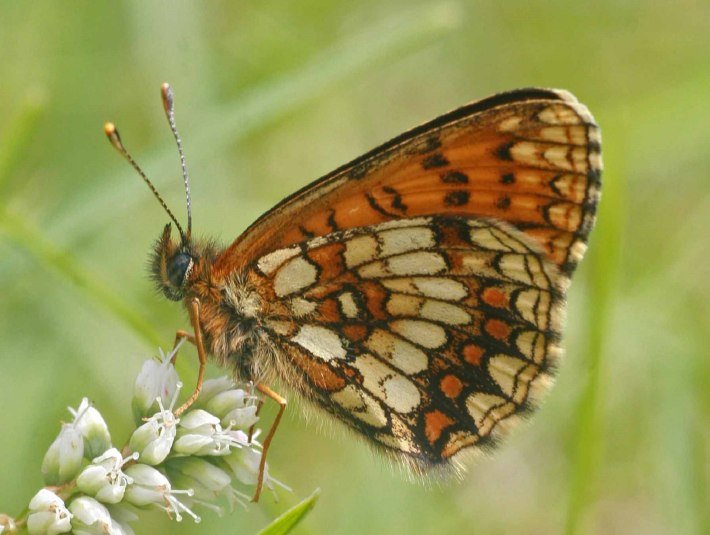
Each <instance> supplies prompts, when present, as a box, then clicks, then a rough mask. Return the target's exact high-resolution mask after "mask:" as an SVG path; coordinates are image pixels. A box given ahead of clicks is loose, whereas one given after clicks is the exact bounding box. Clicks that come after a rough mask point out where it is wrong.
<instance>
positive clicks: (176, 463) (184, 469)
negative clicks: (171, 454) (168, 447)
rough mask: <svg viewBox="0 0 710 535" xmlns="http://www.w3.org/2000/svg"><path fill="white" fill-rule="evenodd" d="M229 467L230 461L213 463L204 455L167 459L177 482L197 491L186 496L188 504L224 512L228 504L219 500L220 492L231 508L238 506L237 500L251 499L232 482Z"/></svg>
mask: <svg viewBox="0 0 710 535" xmlns="http://www.w3.org/2000/svg"><path fill="white" fill-rule="evenodd" d="M222 467H224V468H222ZM227 468H228V467H227V466H226V465H222V464H217V465H215V464H212V463H211V462H210V461H208V460H207V459H205V458H203V457H179V458H174V459H170V460H169V461H168V462H167V463H166V470H167V471H168V475H169V476H170V481H171V482H172V484H173V485H177V486H179V487H182V488H190V489H193V490H194V491H195V494H194V497H192V498H188V499H187V500H186V502H187V503H188V504H190V503H193V504H195V505H200V506H202V507H207V508H209V509H212V510H213V511H215V512H216V513H217V514H220V515H221V514H223V513H224V508H223V507H222V506H221V505H217V503H216V502H217V501H218V498H219V497H220V496H225V497H226V498H227V503H228V504H229V509H230V510H234V506H235V505H236V504H237V503H239V504H241V505H244V506H245V505H246V503H245V502H247V501H249V499H250V496H247V495H246V494H243V493H241V492H239V491H238V490H237V489H235V488H234V487H232V486H231V482H232V476H231V475H230V474H229V473H228V472H227V471H226V470H225V469H227Z"/></svg>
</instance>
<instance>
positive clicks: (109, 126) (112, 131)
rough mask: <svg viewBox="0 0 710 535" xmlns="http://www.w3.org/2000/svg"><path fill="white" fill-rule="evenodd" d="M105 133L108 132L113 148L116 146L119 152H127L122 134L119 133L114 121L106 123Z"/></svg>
mask: <svg viewBox="0 0 710 535" xmlns="http://www.w3.org/2000/svg"><path fill="white" fill-rule="evenodd" d="M104 133H105V134H106V137H107V138H108V140H109V142H110V143H111V145H113V148H115V149H116V150H117V151H118V152H120V153H122V154H125V152H126V149H125V148H124V146H123V143H122V142H121V136H119V135H118V130H117V129H116V125H115V124H113V123H106V124H104Z"/></svg>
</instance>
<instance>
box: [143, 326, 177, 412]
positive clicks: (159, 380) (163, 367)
mask: <svg viewBox="0 0 710 535" xmlns="http://www.w3.org/2000/svg"><path fill="white" fill-rule="evenodd" d="M183 343H184V339H183V340H180V342H179V343H178V344H177V346H175V349H173V350H172V351H171V352H170V353H169V354H167V355H166V354H165V353H163V350H162V349H159V351H160V361H159V362H158V361H156V360H154V359H150V360H147V361H145V363H143V368H142V369H141V371H140V373H139V374H138V377H137V378H136V383H135V386H134V388H133V401H132V402H131V405H132V408H133V417H134V418H135V421H136V423H140V422H141V420H142V419H143V418H144V417H146V416H148V415H149V414H152V413H153V411H154V410H155V400H156V399H157V398H160V399H162V400H163V401H164V402H167V400H169V399H172V398H173V396H174V395H175V391H176V390H177V389H178V383H179V381H180V378H179V377H178V374H177V371H176V370H175V366H173V364H172V362H171V360H172V358H173V357H174V356H175V354H176V353H177V352H178V350H179V349H180V346H182V344H183Z"/></svg>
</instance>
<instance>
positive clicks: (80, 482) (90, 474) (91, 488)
mask: <svg viewBox="0 0 710 535" xmlns="http://www.w3.org/2000/svg"><path fill="white" fill-rule="evenodd" d="M137 458H138V453H133V454H132V455H129V456H128V457H126V458H125V459H124V458H123V456H122V455H121V452H119V451H118V450H117V449H116V448H111V449H110V450H108V451H107V452H106V453H104V454H103V455H101V456H100V457H97V458H96V459H94V460H93V461H92V464H90V465H89V466H87V467H86V468H84V471H83V472H82V473H81V474H79V477H78V478H77V480H76V485H77V488H78V489H79V490H80V491H82V492H84V493H85V494H88V495H90V496H94V497H95V498H96V499H97V500H99V501H100V502H103V503H118V502H120V501H121V500H122V499H123V494H124V492H125V491H126V486H127V485H128V484H130V483H131V481H132V480H131V478H130V477H128V476H127V475H126V474H124V473H123V471H122V470H121V469H122V468H123V466H124V465H125V464H126V463H127V462H129V461H134V460H136V459H137Z"/></svg>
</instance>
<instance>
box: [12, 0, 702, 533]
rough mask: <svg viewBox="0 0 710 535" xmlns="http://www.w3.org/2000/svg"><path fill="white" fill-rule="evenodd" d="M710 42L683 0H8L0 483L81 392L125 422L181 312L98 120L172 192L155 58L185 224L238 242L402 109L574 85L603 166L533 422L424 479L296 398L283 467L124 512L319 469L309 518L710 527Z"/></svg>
mask: <svg viewBox="0 0 710 535" xmlns="http://www.w3.org/2000/svg"><path fill="white" fill-rule="evenodd" d="M709 51H710V6H709V5H708V3H707V2H702V1H692V0H691V1H685V2H674V3H661V2H647V1H645V0H636V1H634V0H632V1H625V2H620V1H602V2H595V3H589V4H586V3H581V2H566V1H555V2H545V3H542V2H523V1H509V2H500V3H498V2H456V1H443V2H440V1H425V2H421V1H411V0H395V1H389V2H380V1H376V0H366V1H362V2H352V1H346V0H338V1H324V0H302V1H300V2H288V1H286V0H278V1H277V0H260V1H258V2H257V1H254V2H246V1H239V2H226V1H222V2H210V3H196V2H184V1H180V2H168V1H161V2H139V1H131V2H111V3H109V2H89V1H80V2H72V3H69V2H58V1H56V2H47V1H42V2H32V3H29V2H26V3H20V2H2V3H0V58H1V61H0V97H1V98H0V258H1V260H0V340H2V345H1V349H0V406H1V407H2V413H1V416H0V422H1V425H2V427H1V428H0V511H4V512H9V513H17V512H19V511H20V510H21V509H22V508H23V506H24V505H26V504H27V502H28V500H29V498H30V497H31V496H32V495H33V494H34V493H35V492H36V490H37V488H38V487H39V486H40V485H41V476H40V471H39V468H40V464H41V460H42V457H43V455H44V452H45V451H46V449H47V447H48V445H49V444H50V443H51V441H52V440H53V438H54V436H55V435H56V433H57V432H58V430H59V420H60V419H67V418H68V417H69V415H68V413H67V411H66V409H65V407H66V406H67V405H72V406H76V405H77V404H78V403H79V401H80V399H81V397H82V396H85V395H86V396H88V397H89V398H91V399H92V400H94V401H95V403H96V405H97V407H98V408H99V409H100V410H101V411H102V412H103V414H104V415H105V416H106V418H107V419H108V421H109V424H110V426H111V428H112V431H113V435H114V440H115V441H116V442H117V443H122V442H123V441H124V440H125V439H126V438H127V434H128V432H129V429H130V425H131V417H130V410H129V403H130V402H129V400H130V396H131V391H132V383H133V380H134V377H135V375H136V373H137V372H138V370H139V368H140V365H141V362H142V361H143V359H145V358H146V357H148V356H149V355H151V354H153V353H154V352H155V350H156V346H157V344H158V343H160V344H162V345H164V346H165V345H169V344H170V343H171V341H172V337H173V334H174V332H175V329H176V328H180V327H185V326H186V325H187V323H186V319H185V315H184V313H183V312H182V310H181V309H180V307H178V306H176V305H175V304H173V303H170V302H167V301H165V300H164V299H162V298H160V297H157V296H156V295H155V294H154V293H153V289H152V285H151V283H150V282H149V281H148V279H147V277H146V269H145V264H146V256H147V253H148V250H149V248H150V246H151V244H152V242H153V240H154V239H155V238H156V237H157V235H158V233H159V232H160V230H161V229H162V225H164V224H165V223H166V220H167V218H166V216H165V214H164V213H163V212H162V211H161V210H160V208H159V206H158V205H157V204H156V202H155V200H154V199H153V197H152V196H151V195H150V193H149V192H148V190H147V189H146V187H145V186H144V185H143V184H142V183H141V182H140V180H139V179H138V177H137V176H135V175H134V173H133V172H132V170H131V169H130V168H129V167H128V166H127V165H126V163H125V162H123V161H122V160H121V159H120V158H119V157H118V156H117V155H116V154H115V152H114V151H113V149H112V148H111V147H110V146H109V145H108V143H107V142H106V139H105V138H104V135H103V132H102V124H103V122H104V121H106V120H113V121H115V122H116V123H117V125H118V126H119V128H120V129H121V132H122V135H123V140H124V142H125V143H126V145H127V146H128V147H129V149H130V150H131V151H132V152H133V153H134V156H135V157H136V159H137V160H138V161H139V162H141V164H142V165H143V166H144V168H145V169H146V171H147V173H148V174H149V176H151V177H152V178H153V180H154V181H155V183H156V184H157V186H158V188H159V189H160V190H161V191H162V192H163V194H164V196H165V197H166V199H167V201H168V204H169V205H171V206H172V207H173V208H174V210H175V211H176V213H177V214H178V217H180V218H181V219H182V218H183V209H182V206H183V192H182V189H181V187H182V186H181V180H180V177H179V166H178V159H177V154H176V152H175V149H174V146H173V141H172V138H171V135H170V132H169V130H168V128H167V126H166V124H165V118H164V115H163V111H162V108H161V105H160V100H159V91H158V89H159V85H160V83H161V82H164V81H170V82H171V83H172V84H173V86H174V88H175V92H176V101H177V122H178V126H179V127H180V129H181V133H182V137H183V140H184V143H185V147H186V150H187V157H188V165H189V168H190V171H191V175H192V191H193V202H194V212H193V214H194V219H195V228H196V232H197V233H198V234H201V233H204V234H205V235H207V236H216V237H218V238H219V239H221V240H222V241H223V242H224V243H228V242H230V241H231V240H232V239H233V238H234V237H236V236H237V235H238V234H239V233H240V232H241V231H242V230H243V229H244V228H245V227H246V226H247V225H248V224H249V223H250V222H251V221H253V220H254V219H255V218H256V217H257V216H258V215H259V214H260V213H262V212H263V211H265V210H267V209H268V208H269V207H270V206H272V205H273V204H274V203H275V202H277V201H278V200H280V199H281V198H282V197H283V196H285V195H287V194H289V193H290V192H292V191H294V190H295V189H297V188H299V187H301V186H302V185H304V184H305V183H307V182H309V181H311V180H312V179H314V178H315V177H318V176H320V175H322V174H324V173H326V172H327V171H329V170H330V169H332V168H334V167H336V166H337V165H339V164H341V163H343V162H345V161H347V160H349V159H351V158H354V157H355V156H357V155H358V154H360V153H362V152H363V151H365V150H367V149H370V148H371V147H373V146H375V145H376V144H379V143H380V142H383V141H385V140H386V139H388V138H389V137H391V136H394V135H395V134H397V133H399V132H400V131H402V130H404V129H406V128H409V127H412V126H414V125H416V124H417V123H419V122H422V121H425V120H427V119H430V118H433V117H434V116H436V115H438V114H440V113H442V112H444V111H447V110H449V109H451V108H454V107H456V106H458V105H461V104H463V103H465V102H467V101H469V100H473V99H477V98H481V97H484V96H486V95H488V94H490V93H494V92H497V91H501V90H506V89H511V88H515V87H523V86H530V85H537V86H549V87H564V88H567V89H569V90H571V91H572V92H573V93H575V94H576V95H577V96H578V97H579V98H580V100H582V101H583V102H584V103H586V104H587V105H588V106H589V108H590V109H591V110H592V112H593V113H594V114H595V116H596V118H597V120H598V121H599V123H600V125H601V126H602V132H603V140H604V141H603V147H604V159H605V167H606V172H605V175H604V177H603V180H604V186H603V198H602V203H601V212H600V214H599V221H598V226H597V229H596V230H595V232H594V233H593V234H592V237H591V244H590V251H589V254H588V257H587V258H586V259H585V261H584V262H583V263H582V265H581V269H580V270H579V272H578V274H577V276H576V278H575V281H574V284H573V285H572V288H571V293H570V311H569V315H568V329H567V335H566V340H565V346H566V349H567V358H566V361H565V362H564V365H563V366H562V368H561V370H560V373H559V377H558V381H557V385H556V387H555V388H554V389H553V391H552V393H551V395H550V396H549V398H548V400H547V402H546V403H545V404H544V405H543V407H542V409H541V410H540V411H539V413H538V414H537V415H536V417H535V418H534V419H532V420H531V423H530V424H529V425H527V426H525V428H524V429H522V430H520V431H518V432H517V433H515V434H514V436H513V437H512V438H511V439H510V440H508V441H507V442H505V443H504V444H503V445H502V447H501V448H500V449H499V451H498V452H497V453H496V454H495V455H494V456H492V457H490V458H488V459H484V460H482V461H480V462H479V463H478V464H476V465H475V466H473V467H472V468H471V470H470V471H469V473H468V475H467V477H466V478H465V480H464V481H463V483H461V484H456V483H454V484H452V485H451V486H448V487H445V488H435V489H433V490H427V489H425V488H423V487H421V486H418V485H414V484H410V483H407V482H405V481H404V480H403V478H402V477H400V475H399V474H398V473H396V472H395V471H392V470H390V468H389V467H388V466H387V464H386V463H385V462H384V461H382V460H380V459H377V458H374V457H373V455H372V453H371V452H370V450H369V449H368V448H367V446H366V445H365V444H364V443H362V442H359V441H356V440H353V439H352V436H350V435H348V434H346V433H342V432H340V430H338V432H336V433H335V436H331V434H327V433H321V432H320V431H319V429H318V427H319V426H318V425H315V424H307V423H306V422H305V421H304V419H303V418H302V417H301V416H300V411H299V408H298V406H297V405H291V407H290V410H289V411H288V415H287V418H286V422H285V424H284V427H283V429H282V431H281V432H280V433H279V435H277V440H276V442H275V446H274V449H273V450H272V452H273V454H272V456H271V457H270V462H271V466H272V472H273V474H274V475H275V476H276V477H277V478H279V479H281V480H282V481H284V482H286V483H288V484H289V485H291V486H292V487H293V488H294V493H293V495H290V494H288V493H281V495H280V496H281V501H280V502H279V503H274V502H273V499H272V498H271V496H269V495H266V496H265V498H264V499H263V503H262V504H259V505H258V506H251V507H249V510H248V511H243V510H238V511H236V512H235V513H234V514H232V515H229V516H226V517H224V518H217V517H216V516H214V515H212V514H211V513H209V512H206V511H205V512H204V514H203V517H204V520H203V523H202V524H201V525H200V526H195V525H194V524H192V523H191V522H184V523H183V524H181V525H177V524H175V523H170V522H169V521H168V520H167V519H166V518H164V517H163V516H161V515H158V514H154V515H151V516H150V517H149V521H147V522H144V523H140V524H137V525H136V530H137V532H138V533H144V534H147V533H253V532H255V531H256V530H257V529H259V528H260V527H262V526H264V525H265V524H266V523H267V522H268V521H269V519H271V518H273V517H274V516H275V515H276V514H277V513H278V512H280V511H283V510H284V509H285V508H286V507H287V506H289V505H291V504H293V503H296V502H297V501H299V500H300V499H301V498H303V497H305V496H306V495H308V494H310V493H311V491H312V490H313V489H314V488H316V487H321V488H322V491H323V492H322V496H321V499H320V501H319V503H318V504H317V506H316V508H315V510H314V511H313V512H312V513H311V515H310V516H309V517H308V518H307V519H306V521H305V522H304V524H302V525H301V527H299V528H298V529H299V531H298V532H299V533H301V534H325V533H483V534H488V533H492V534H497V533H501V534H507V533H526V534H547V533H564V532H567V533H605V534H606V533H644V534H656V533H673V534H686V533H710V520H709V517H708V515H709V513H708V510H709V508H708V503H710V499H709V497H708V481H709V480H710V468H709V466H710V461H709V459H710V426H709V425H708V422H710V360H709V359H708V356H709V355H708V345H709V342H710V340H709V338H710V336H709V335H710V325H709V321H708V320H709V319H710V310H709V308H710V307H709V305H708V303H709V301H710V272H709V271H708V262H709V260H710V255H709V254H708V253H709V250H710V240H709V239H708V234H709V232H710V187H709V185H710V181H709V179H708V175H709V174H710V152H709V151H708V139H710V104H709V103H708V102H709V101H708V94H709V91H710V53H709ZM189 351H191V350H189ZM187 354H189V353H187ZM190 356H192V355H190ZM181 366H182V367H181V370H182V371H184V377H185V380H186V382H188V384H190V382H191V381H192V379H191V378H190V376H189V374H190V373H193V374H194V368H195V361H194V360H193V359H191V358H190V359H184V360H183V361H181ZM186 370H189V371H186ZM217 372H218V370H215V369H212V370H210V373H211V374H213V375H214V374H216V373H217Z"/></svg>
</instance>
